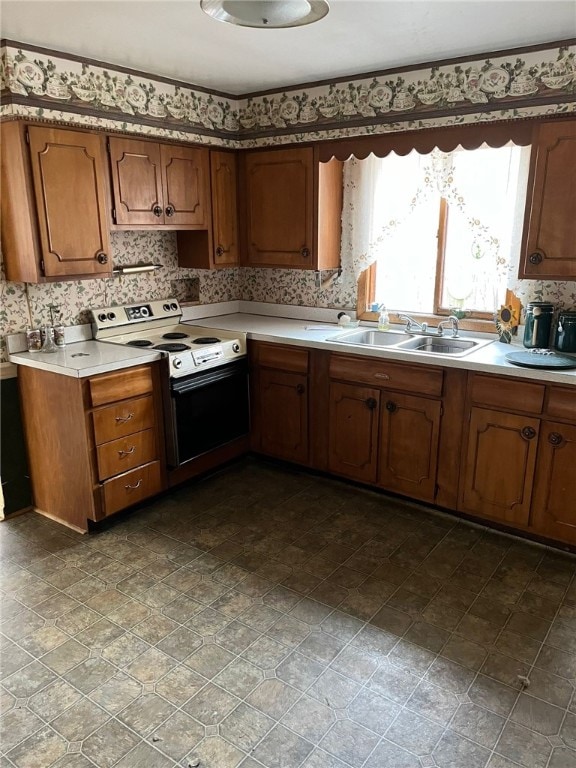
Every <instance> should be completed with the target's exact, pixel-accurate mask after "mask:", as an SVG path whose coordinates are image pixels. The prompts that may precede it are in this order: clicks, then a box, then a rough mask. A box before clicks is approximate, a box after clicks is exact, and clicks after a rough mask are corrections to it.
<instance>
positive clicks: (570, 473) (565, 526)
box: [530, 393, 576, 544]
mask: <svg viewBox="0 0 576 768" xmlns="http://www.w3.org/2000/svg"><path fill="white" fill-rule="evenodd" d="M574 397H575V399H576V393H574ZM530 525H531V527H532V528H533V529H534V530H535V531H538V532H539V533H541V534H542V535H543V536H547V537H549V538H551V539H558V540H559V541H565V542H567V543H569V544H576V425H573V424H562V423H559V422H553V421H543V422H542V424H541V427H540V442H539V446H538V463H537V468H536V480H535V483H534V493H533V498H532V515H531V518H530Z"/></svg>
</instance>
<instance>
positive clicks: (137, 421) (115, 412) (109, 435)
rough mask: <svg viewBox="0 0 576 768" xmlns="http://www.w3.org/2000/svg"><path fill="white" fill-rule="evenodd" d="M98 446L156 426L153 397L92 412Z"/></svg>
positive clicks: (128, 401)
mask: <svg viewBox="0 0 576 768" xmlns="http://www.w3.org/2000/svg"><path fill="white" fill-rule="evenodd" d="M92 421H93V423H94V437H95V441H96V445H101V444H102V443H109V442H110V440H116V439H117V438H119V437H124V436H125V435H131V434H132V433H133V432H141V431H142V430H143V429H150V428H151V427H153V426H154V403H153V400H152V395H147V396H146V397H139V398H137V399H134V400H125V401H124V402H122V403H117V404H116V405H109V406H107V407H106V408H100V409H99V410H97V411H93V412H92Z"/></svg>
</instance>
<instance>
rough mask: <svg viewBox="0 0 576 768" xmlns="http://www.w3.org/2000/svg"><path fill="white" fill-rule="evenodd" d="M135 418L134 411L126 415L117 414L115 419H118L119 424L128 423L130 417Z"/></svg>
mask: <svg viewBox="0 0 576 768" xmlns="http://www.w3.org/2000/svg"><path fill="white" fill-rule="evenodd" d="M133 418H134V414H133V413H128V414H127V415H126V416H116V417H115V418H114V421H117V422H118V423H119V424H126V422H127V421H130V419H133Z"/></svg>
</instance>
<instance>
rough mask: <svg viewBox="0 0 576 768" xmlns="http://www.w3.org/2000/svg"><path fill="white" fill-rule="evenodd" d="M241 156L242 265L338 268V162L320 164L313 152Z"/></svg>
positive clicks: (294, 150) (309, 149)
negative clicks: (243, 263)
mask: <svg viewBox="0 0 576 768" xmlns="http://www.w3.org/2000/svg"><path fill="white" fill-rule="evenodd" d="M241 157H242V166H241V167H242V184H241V188H242V189H243V193H244V194H243V196H242V206H243V210H242V214H243V215H242V217H241V218H242V220H243V222H244V233H243V235H244V236H243V241H244V249H243V250H244V262H245V263H246V265H248V266H255V267H256V266H257V267H295V268H298V269H337V268H338V266H339V264H340V232H341V223H340V218H341V213H342V163H341V162H340V161H339V160H331V161H330V162H328V163H320V162H319V161H318V158H317V150H316V149H315V148H313V147H296V148H291V149H273V150H266V151H250V152H244V153H242V155H241Z"/></svg>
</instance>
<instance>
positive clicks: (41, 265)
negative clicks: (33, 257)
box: [40, 259, 46, 275]
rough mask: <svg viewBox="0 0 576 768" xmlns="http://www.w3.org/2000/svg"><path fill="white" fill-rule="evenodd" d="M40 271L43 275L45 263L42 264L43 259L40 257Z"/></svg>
mask: <svg viewBox="0 0 576 768" xmlns="http://www.w3.org/2000/svg"><path fill="white" fill-rule="evenodd" d="M40 272H42V274H43V275H45V274H46V265H45V264H44V259H40Z"/></svg>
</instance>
